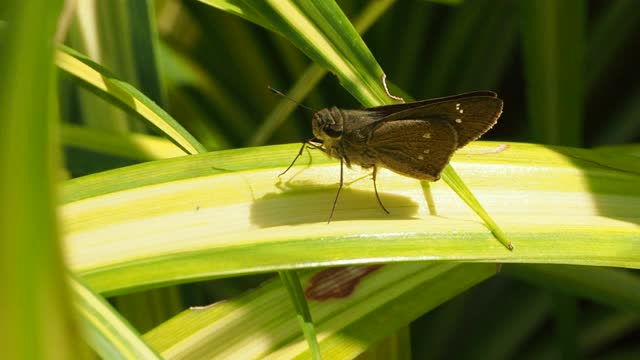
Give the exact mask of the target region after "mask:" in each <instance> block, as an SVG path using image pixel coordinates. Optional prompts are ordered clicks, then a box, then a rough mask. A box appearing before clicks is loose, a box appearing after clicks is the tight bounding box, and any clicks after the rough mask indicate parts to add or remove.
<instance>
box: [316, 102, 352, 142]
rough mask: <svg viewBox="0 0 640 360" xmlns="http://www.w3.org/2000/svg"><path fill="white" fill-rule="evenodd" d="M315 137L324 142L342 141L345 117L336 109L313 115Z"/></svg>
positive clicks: (323, 110)
mask: <svg viewBox="0 0 640 360" xmlns="http://www.w3.org/2000/svg"><path fill="white" fill-rule="evenodd" d="M311 124H312V128H313V135H314V136H315V137H316V138H318V139H320V140H322V141H323V142H325V143H326V142H333V141H337V140H340V138H341V137H342V131H343V124H344V121H343V116H342V113H341V112H340V110H339V109H338V108H336V107H331V108H328V109H322V110H320V111H318V112H316V113H315V114H313V119H312V123H311Z"/></svg>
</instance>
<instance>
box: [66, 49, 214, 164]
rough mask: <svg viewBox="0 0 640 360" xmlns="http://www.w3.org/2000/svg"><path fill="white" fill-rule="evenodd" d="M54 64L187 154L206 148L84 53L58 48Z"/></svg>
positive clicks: (165, 113) (131, 87) (156, 106)
mask: <svg viewBox="0 0 640 360" xmlns="http://www.w3.org/2000/svg"><path fill="white" fill-rule="evenodd" d="M56 64H57V65H58V66H59V67H60V68H61V69H62V70H63V71H65V72H67V73H69V74H70V75H72V76H74V77H75V78H76V79H78V80H79V81H80V82H81V83H82V84H84V85H86V86H87V87H88V88H89V89H90V90H92V91H94V92H96V93H97V94H98V95H100V96H104V97H105V98H107V99H109V100H111V101H113V103H114V104H116V105H117V106H120V107H122V108H123V109H125V110H127V111H130V112H133V113H135V114H138V115H140V116H141V117H142V118H143V119H145V120H147V121H149V122H150V123H151V124H152V125H154V126H155V127H157V128H158V129H160V130H161V131H162V132H164V133H165V134H166V135H167V136H168V137H169V138H170V139H171V140H173V141H175V142H176V144H178V146H180V147H181V148H182V149H183V150H184V151H185V152H186V153H188V154H196V153H202V152H206V151H207V150H206V149H205V148H204V146H202V144H200V143H199V142H198V141H197V140H196V139H195V138H194V137H193V136H192V135H191V134H190V133H189V132H187V131H186V130H185V129H184V128H183V127H182V126H181V125H180V124H179V123H178V122H177V121H176V120H174V119H173V118H172V117H171V116H170V115H169V114H168V113H167V112H166V111H164V110H162V108H160V107H159V106H158V105H156V104H155V103H154V102H153V101H151V100H150V99H149V98H147V97H146V96H145V95H144V94H142V93H141V92H140V91H138V90H137V89H136V88H134V87H133V86H131V85H129V84H127V83H125V82H124V81H121V80H118V79H116V78H115V77H113V75H111V74H110V73H109V71H108V70H106V69H104V68H103V67H101V66H100V65H98V64H96V63H94V62H93V61H91V60H89V59H88V58H86V57H84V56H83V55H81V54H79V53H77V52H76V51H74V50H72V49H70V48H66V47H61V48H60V50H59V51H58V53H57V54H56Z"/></svg>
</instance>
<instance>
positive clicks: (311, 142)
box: [278, 139, 324, 176]
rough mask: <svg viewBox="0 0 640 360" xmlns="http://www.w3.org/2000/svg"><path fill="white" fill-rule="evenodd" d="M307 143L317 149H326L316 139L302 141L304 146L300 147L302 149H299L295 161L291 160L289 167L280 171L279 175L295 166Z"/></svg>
mask: <svg viewBox="0 0 640 360" xmlns="http://www.w3.org/2000/svg"><path fill="white" fill-rule="evenodd" d="M307 145H309V146H312V147H313V148H315V149H320V150H324V149H323V148H322V147H321V146H322V144H321V143H317V142H314V139H309V140H307V141H304V142H302V146H301V147H300V151H298V155H296V157H295V158H293V161H292V162H291V164H289V167H287V169H286V170H285V171H283V172H281V173H280V175H278V176H282V175H284V174H286V173H287V171H289V169H291V167H292V166H293V164H295V163H296V161H298V158H299V157H300V156H301V155H302V152H303V151H304V148H305V146H307Z"/></svg>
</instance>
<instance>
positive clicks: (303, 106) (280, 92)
mask: <svg viewBox="0 0 640 360" xmlns="http://www.w3.org/2000/svg"><path fill="white" fill-rule="evenodd" d="M267 89H269V90H271V92H273V93H274V94H276V95H280V96H282V97H283V98H285V99H288V100H289V101H291V102H292V103H294V104H296V105H298V106H300V107H301V108H304V109H307V110H309V111H311V112H316V111H317V110H316V109H312V108H310V107H308V106H306V105H303V104H301V103H300V102H298V101H296V100H294V99H293V98H292V97H290V96H288V95H285V94H284V93H283V92H282V91H280V90H276V89H274V88H272V87H271V86H267Z"/></svg>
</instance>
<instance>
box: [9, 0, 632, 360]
mask: <svg viewBox="0 0 640 360" xmlns="http://www.w3.org/2000/svg"><path fill="white" fill-rule="evenodd" d="M222 3H226V2H223V1H220V2H219V1H204V2H197V1H186V0H185V1H178V0H164V1H155V2H152V1H147V2H144V1H131V2H119V3H118V4H115V3H114V2H104V1H102V2H95V3H94V2H89V1H86V2H85V1H78V2H77V13H71V15H70V16H69V18H68V21H66V22H65V21H62V22H61V24H62V26H65V25H68V28H67V32H66V36H65V37H64V39H65V40H64V43H65V44H66V45H68V46H69V47H71V48H73V49H76V50H78V51H79V52H81V53H83V54H86V55H87V56H89V57H90V58H91V59H93V60H94V61H96V62H97V63H99V64H101V65H102V66H104V67H106V68H107V69H109V70H110V71H112V72H113V73H114V74H115V75H116V76H117V77H119V78H120V79H123V80H125V81H128V82H129V83H131V84H133V85H134V86H136V87H137V88H138V89H139V90H140V91H142V92H143V93H144V94H145V95H147V96H148V97H150V98H151V99H153V100H154V101H155V102H156V103H157V104H159V105H160V106H161V107H162V108H164V109H165V110H167V111H168V112H169V113H170V114H171V115H172V116H173V117H174V118H175V119H177V120H178V121H179V122H180V123H181V124H182V125H183V126H184V127H185V128H186V129H187V130H188V131H189V132H190V133H191V134H193V135H194V136H195V137H196V138H197V139H198V140H199V141H200V142H202V143H203V144H204V145H205V146H206V148H207V149H208V150H220V149H229V148H237V147H246V146H257V145H265V144H279V143H288V142H299V141H301V140H303V139H306V138H309V137H310V135H311V129H310V126H309V125H310V117H311V116H310V113H309V112H308V111H306V110H304V109H293V110H292V111H293V112H291V113H289V112H287V111H285V110H279V111H275V110H274V109H276V108H277V107H278V106H281V107H289V108H291V107H292V106H291V104H289V103H288V102H287V101H286V100H283V99H282V98H280V97H278V96H275V95H273V94H272V93H271V92H269V91H268V90H267V86H272V87H274V88H277V89H280V90H281V91H283V92H285V93H288V92H290V91H291V89H292V88H294V87H296V86H297V87H298V88H299V89H300V88H301V89H303V90H301V92H303V93H306V94H307V95H305V96H303V97H300V99H301V101H302V102H303V103H304V104H305V105H307V106H310V107H312V108H315V109H320V108H324V107H327V106H330V105H336V106H339V107H345V108H347V107H359V106H360V105H359V104H358V103H357V101H356V100H355V99H354V98H353V97H352V96H351V95H350V94H349V93H348V92H347V91H345V90H344V89H343V88H342V87H341V86H340V84H339V83H338V81H337V80H336V78H335V77H334V76H333V75H331V74H326V76H322V72H321V71H320V70H319V69H311V70H310V66H311V65H312V63H311V61H310V60H309V59H308V58H307V57H306V56H305V55H304V54H303V53H301V52H300V51H299V50H298V49H296V48H295V47H294V46H293V45H292V44H291V43H290V42H289V41H288V40H287V39H285V38H283V37H281V36H279V35H277V34H274V33H272V32H270V31H268V30H266V29H264V28H262V27H260V26H258V25H256V24H253V23H251V22H249V21H246V20H245V19H242V18H240V17H238V16H235V15H233V14H230V13H228V12H224V11H221V10H219V9H216V8H215V7H214V6H217V4H222ZM338 4H339V5H340V7H341V8H342V9H343V11H344V12H345V14H346V15H347V16H348V17H349V18H350V19H351V20H352V21H353V22H354V23H356V24H360V26H359V27H358V26H357V28H358V30H359V31H361V32H364V35H363V39H364V41H365V43H366V44H367V46H369V48H370V50H371V52H372V53H373V55H374V57H375V58H376V59H377V60H378V62H379V64H380V65H381V67H382V68H383V69H384V71H385V73H386V74H387V77H388V80H389V81H390V82H391V83H393V85H395V87H393V89H394V90H393V91H392V92H394V93H396V94H399V93H403V94H406V95H408V96H410V97H412V98H414V99H425V98H430V97H440V96H446V95H451V94H455V93H461V92H467V91H474V90H482V89H488V90H493V91H496V92H497V93H498V94H499V95H500V97H501V98H503V99H504V101H505V110H504V113H503V115H502V117H501V118H500V120H499V121H498V124H497V125H496V126H495V127H494V128H493V129H492V130H491V131H490V132H489V133H487V134H485V135H484V136H483V139H484V140H504V141H521V142H534V143H541V144H553V145H566V146H575V147H588V148H591V147H598V146H608V145H620V144H631V143H634V142H636V143H637V142H638V140H640V81H639V80H640V72H639V71H637V64H639V63H640V51H638V49H639V47H638V39H640V16H638V14H640V2H637V1H634V0H613V1H607V0H588V1H586V0H585V1H580V0H562V1H554V0H541V1H536V0H523V1H509V0H474V1H433V2H430V1H418V0H415V1H413V0H404V1H383V0H379V1H338ZM210 5H214V6H210ZM0 25H2V24H0ZM59 26H60V25H59ZM2 29H3V28H2V27H0V31H2ZM365 30H366V32H365ZM3 33H5V34H6V33H7V32H5V31H3ZM301 79H303V80H301ZM316 81H317V85H316ZM57 88H58V91H59V108H60V109H59V110H60V111H59V114H60V119H61V123H62V124H63V125H62V127H61V129H60V134H61V135H62V136H61V139H62V143H63V145H65V146H64V153H63V158H64V164H65V169H66V172H67V173H66V176H69V177H78V176H82V175H86V174H91V173H95V172H99V171H104V170H108V169H113V168H118V167H122V166H125V165H128V164H134V163H137V162H140V161H141V160H140V159H138V158H135V157H128V156H123V155H122V154H119V153H114V152H110V151H109V150H108V149H107V150H104V151H101V150H100V147H99V144H97V143H96V142H95V141H93V140H92V139H91V138H90V137H88V136H85V135H86V134H85V133H82V134H80V135H77V134H76V135H74V134H75V133H74V132H73V131H74V129H76V128H77V127H78V126H82V127H83V129H88V130H90V131H95V132H94V133H93V134H105V136H106V135H109V136H111V135H113V136H117V135H118V134H130V133H132V132H134V133H145V134H158V132H157V130H155V129H152V128H150V127H148V126H147V125H144V124H143V123H142V122H141V121H139V119H137V118H136V116H135V115H132V114H128V113H125V112H123V111H122V110H120V109H118V108H116V107H114V106H113V105H112V104H111V103H109V102H106V101H105V100H103V99H101V98H99V97H96V96H95V95H94V94H93V93H90V92H89V91H87V90H86V89H84V88H83V87H81V86H79V85H78V84H77V82H76V81H75V80H73V79H71V78H70V77H69V76H67V75H66V74H64V73H62V72H60V73H59V79H58V82H57ZM83 134H84V135H83ZM87 134H92V132H89V133H87ZM628 149H629V154H631V155H635V156H638V150H637V147H634V148H632V147H629V148H628ZM612 156H614V155H612ZM639 186H640V184H639ZM551 268H553V269H554V270H553V271H558V272H562V269H563V268H562V267H560V266H558V267H551ZM535 271H536V270H531V272H528V273H527V272H525V273H524V274H523V272H522V271H521V269H519V268H517V267H510V266H508V265H507V266H505V269H504V271H503V272H502V273H501V274H500V275H499V276H496V277H493V278H492V279H490V280H488V281H486V282H484V283H483V284H481V285H479V286H477V287H475V288H474V289H472V290H471V291H468V292H467V293H465V294H463V295H461V296H459V297H458V298H456V299H454V300H453V301H450V302H448V303H446V304H444V305H442V306H440V307H439V308H438V309H436V310H435V311H433V312H431V313H429V314H426V315H424V316H422V317H421V318H419V319H417V320H416V321H415V322H414V323H413V324H412V325H411V340H412V344H411V349H412V352H413V357H414V358H416V359H422V358H434V359H436V358H450V357H451V356H452V355H455V357H456V358H477V357H478V354H482V355H481V356H482V357H483V358H492V359H497V358H512V357H519V358H522V357H524V358H528V357H530V358H639V357H640V342H638V339H640V314H639V313H638V310H639V309H636V311H635V312H628V311H625V310H619V309H615V308H613V307H611V306H608V305H605V304H604V303H606V301H604V302H603V301H596V300H594V299H589V298H586V297H580V296H577V295H575V293H574V294H572V293H571V291H567V289H565V288H563V286H561V285H557V286H556V285H553V282H552V281H547V282H545V281H540V280H539V279H540V278H542V279H545V277H544V276H543V275H540V277H539V278H537V279H538V280H536V279H534V278H532V276H531V274H532V273H534V274H535ZM571 271H573V270H571ZM636 275H637V273H636ZM549 276H551V275H549ZM551 277H552V276H551ZM264 279H265V277H255V278H234V279H225V280H217V281H211V282H205V283H198V284H191V285H183V286H179V287H177V289H178V290H176V288H170V289H159V290H153V291H149V292H145V293H139V294H133V295H127V296H122V297H118V298H116V299H112V303H114V304H115V305H116V306H117V307H118V308H119V309H120V310H121V311H122V313H123V314H124V315H125V317H127V319H129V320H130V321H131V322H132V323H133V325H134V326H135V327H136V328H137V329H138V330H139V331H140V332H144V331H146V330H149V329H150V328H152V327H153V326H155V325H156V324H158V323H160V322H161V321H164V320H166V319H167V318H168V317H169V316H171V315H173V314H175V313H177V312H178V311H180V310H182V309H183V308H184V307H185V306H189V305H194V304H202V303H210V302H212V300H213V299H224V298H228V297H230V296H234V295H237V294H240V293H241V292H242V291H244V289H246V288H250V287H252V286H256V285H257V284H259V283H260V282H261V281H263V280H264ZM465 348H469V349H473V352H467V351H465V350H464V349H465Z"/></svg>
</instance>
